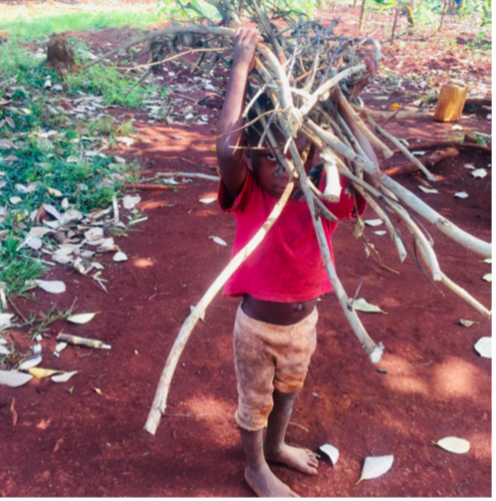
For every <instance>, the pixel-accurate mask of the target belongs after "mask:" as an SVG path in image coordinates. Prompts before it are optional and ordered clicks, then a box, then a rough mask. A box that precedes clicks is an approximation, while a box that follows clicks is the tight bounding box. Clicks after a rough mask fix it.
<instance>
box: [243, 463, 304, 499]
mask: <svg viewBox="0 0 496 501" xmlns="http://www.w3.org/2000/svg"><path fill="white" fill-rule="evenodd" d="M245 480H246V482H247V483H248V485H249V486H250V487H251V488H252V489H253V490H254V491H255V494H256V495H257V496H258V497H261V498H299V497H300V496H298V494H296V492H294V491H292V490H291V489H290V488H289V487H288V486H287V485H286V484H285V483H283V482H281V481H280V480H279V479H278V478H277V477H276V476H275V475H274V474H273V473H272V472H271V471H270V468H269V465H268V464H267V463H265V464H264V465H263V466H262V467H261V468H260V469H259V470H254V469H252V468H250V467H249V466H248V467H247V468H246V470H245Z"/></svg>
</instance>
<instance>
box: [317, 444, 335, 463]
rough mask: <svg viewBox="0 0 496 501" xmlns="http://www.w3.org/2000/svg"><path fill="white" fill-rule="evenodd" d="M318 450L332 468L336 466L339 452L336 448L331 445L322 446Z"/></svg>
mask: <svg viewBox="0 0 496 501" xmlns="http://www.w3.org/2000/svg"><path fill="white" fill-rule="evenodd" d="M319 450H320V451H321V452H322V453H323V454H325V455H326V456H327V457H328V458H329V459H330V461H331V463H332V466H336V463H337V462H338V458H339V450H338V449H336V447H334V446H333V445H331V444H324V445H321V446H320V447H319Z"/></svg>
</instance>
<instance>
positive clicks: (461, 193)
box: [453, 191, 468, 198]
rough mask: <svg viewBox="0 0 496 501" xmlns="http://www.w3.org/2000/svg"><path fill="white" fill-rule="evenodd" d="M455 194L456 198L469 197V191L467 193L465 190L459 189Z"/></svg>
mask: <svg viewBox="0 0 496 501" xmlns="http://www.w3.org/2000/svg"><path fill="white" fill-rule="evenodd" d="M453 196H454V197H456V198H468V193H466V192H465V191H459V192H458V193H455V194H454V195H453Z"/></svg>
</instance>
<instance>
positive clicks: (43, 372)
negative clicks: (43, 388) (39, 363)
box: [28, 367, 63, 379]
mask: <svg viewBox="0 0 496 501" xmlns="http://www.w3.org/2000/svg"><path fill="white" fill-rule="evenodd" d="M28 372H29V374H31V376H33V377H35V378H37V379H43V378H45V377H50V376H53V375H54V374H60V373H61V372H63V371H58V370H54V369H43V368H42V367H30V368H29V370H28Z"/></svg>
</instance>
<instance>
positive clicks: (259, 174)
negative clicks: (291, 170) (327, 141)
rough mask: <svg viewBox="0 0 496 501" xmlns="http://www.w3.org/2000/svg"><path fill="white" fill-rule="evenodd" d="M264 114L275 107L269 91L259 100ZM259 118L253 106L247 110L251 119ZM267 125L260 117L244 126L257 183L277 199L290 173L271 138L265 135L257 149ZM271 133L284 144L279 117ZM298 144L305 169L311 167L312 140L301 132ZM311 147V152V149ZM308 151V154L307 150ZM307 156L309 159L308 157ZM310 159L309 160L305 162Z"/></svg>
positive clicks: (272, 125) (249, 119)
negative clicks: (270, 141) (281, 161)
mask: <svg viewBox="0 0 496 501" xmlns="http://www.w3.org/2000/svg"><path fill="white" fill-rule="evenodd" d="M257 102H258V104H259V105H260V108H261V109H262V113H264V112H267V111H271V110H273V109H274V106H273V104H272V101H271V100H270V99H269V97H268V96H267V94H265V93H263V94H261V95H260V97H259V98H258V100H257ZM256 117H257V113H256V112H255V110H254V107H253V106H252V107H251V109H250V110H249V112H248V121H250V122H251V121H252V120H254V119H255V118H256ZM269 118H270V115H269V114H268V115H266V120H269ZM263 130H264V127H263V125H262V122H261V120H257V121H256V122H255V123H254V124H252V125H250V126H249V127H247V128H246V129H245V134H246V143H247V145H248V146H250V147H251V148H252V149H251V150H250V157H251V164H252V167H253V174H254V176H255V179H256V180H257V182H258V184H259V185H260V186H261V187H262V188H263V189H264V190H265V191H267V193H269V195H272V196H273V197H275V198H280V197H281V195H282V193H283V191H284V188H286V185H287V184H288V181H289V175H288V173H287V171H286V169H285V168H284V166H283V165H281V164H280V163H279V161H278V160H277V156H276V154H275V152H274V150H273V149H272V148H270V147H269V144H268V140H267V139H266V138H265V139H264V142H263V144H262V147H261V148H258V143H259V142H260V138H261V137H262V134H263ZM270 130H271V132H272V133H273V135H274V138H275V140H276V141H277V144H278V145H280V146H281V148H283V147H284V144H285V142H286V140H285V136H284V134H283V132H282V130H281V129H280V128H279V125H278V124H277V120H274V121H273V122H272V124H271V127H270ZM295 143H296V147H297V148H298V151H299V153H300V156H301V157H302V159H303V161H304V162H305V169H306V171H307V172H308V170H309V169H310V168H311V164H312V160H313V158H311V157H313V154H312V152H313V148H310V143H309V141H308V139H307V138H306V137H305V136H304V135H303V134H299V135H298V136H297V137H296V140H295ZM308 149H310V150H311V152H310V153H309V152H308ZM305 150H307V151H306V153H305ZM286 158H288V159H291V154H290V153H289V151H288V152H287V154H286ZM307 159H308V160H307ZM306 160H307V161H306Z"/></svg>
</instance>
